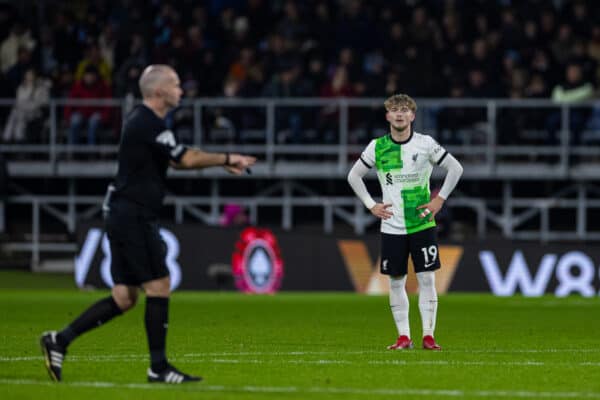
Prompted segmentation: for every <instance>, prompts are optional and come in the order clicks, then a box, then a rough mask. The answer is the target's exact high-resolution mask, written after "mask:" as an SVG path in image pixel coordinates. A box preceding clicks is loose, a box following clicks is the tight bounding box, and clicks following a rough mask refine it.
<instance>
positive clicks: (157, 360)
mask: <svg viewBox="0 0 600 400" xmlns="http://www.w3.org/2000/svg"><path fill="white" fill-rule="evenodd" d="M144 319H145V322H146V335H147V336H148V347H149V348H150V362H151V364H152V365H151V367H152V371H153V372H155V373H161V372H162V371H164V370H165V369H167V367H168V366H169V364H168V363H167V355H166V350H165V347H166V342H167V328H168V323H169V298H168V297H146V315H145V318H144Z"/></svg>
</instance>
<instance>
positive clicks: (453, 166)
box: [417, 152, 463, 221]
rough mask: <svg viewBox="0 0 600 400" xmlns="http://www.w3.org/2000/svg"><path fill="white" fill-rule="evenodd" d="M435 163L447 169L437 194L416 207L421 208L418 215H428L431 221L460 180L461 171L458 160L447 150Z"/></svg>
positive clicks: (423, 216)
mask: <svg viewBox="0 0 600 400" xmlns="http://www.w3.org/2000/svg"><path fill="white" fill-rule="evenodd" d="M437 164H438V165H439V166H440V167H442V168H444V169H445V170H446V171H447V172H446V177H445V178H444V183H443V184H442V188H441V189H440V191H439V193H438V195H437V196H436V197H434V198H433V199H431V201H430V202H429V203H427V204H423V205H421V206H419V207H417V208H418V209H420V210H422V212H421V214H420V216H421V217H422V218H425V217H428V216H429V220H430V221H432V220H433V218H435V215H436V214H437V213H438V212H440V210H441V209H442V206H443V205H444V202H445V201H446V199H447V198H448V197H449V196H450V193H452V191H453V190H454V188H455V187H456V184H457V183H458V181H459V180H460V177H461V176H462V173H463V167H462V165H460V162H458V160H457V159H456V158H454V157H453V156H452V154H450V153H448V152H445V153H444V154H443V155H442V157H441V158H440V159H439V160H438V162H437Z"/></svg>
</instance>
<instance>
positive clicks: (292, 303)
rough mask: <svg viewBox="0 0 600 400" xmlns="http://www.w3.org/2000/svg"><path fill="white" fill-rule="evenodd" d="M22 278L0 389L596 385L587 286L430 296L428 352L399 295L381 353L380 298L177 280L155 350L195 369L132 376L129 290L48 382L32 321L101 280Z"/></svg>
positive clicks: (526, 388) (167, 395) (365, 394)
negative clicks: (400, 334) (509, 294)
mask: <svg viewBox="0 0 600 400" xmlns="http://www.w3.org/2000/svg"><path fill="white" fill-rule="evenodd" d="M0 277H6V275H4V274H0ZM46 279H49V278H46ZM4 282H6V281H4ZM51 283H52V284H55V283H56V282H51ZM12 286H14V285H12ZM24 286H26V287H28V288H26V289H14V288H7V287H11V285H6V283H4V284H0V287H3V288H2V289H1V290H0V324H1V325H0V326H1V328H0V329H1V336H0V337H1V339H0V399H65V400H68V399H78V400H79V399H85V400H91V399H101V398H102V399H104V398H110V399H112V400H116V399H138V398H147V399H188V398H189V399H192V398H193V399H281V398H285V399H344V400H347V399H389V398H403V399H411V398H414V399H432V398H440V399H453V398H473V399H510V398H515V399H519V398H527V399H537V398H550V399H561V398H564V399H588V398H591V399H594V398H600V379H599V377H600V347H599V345H598V344H599V340H598V334H599V332H600V318H598V315H599V312H598V309H599V306H600V301H599V299H598V298H593V299H583V298H580V297H570V298H566V299H556V298H554V297H543V298H537V299H526V298H522V297H513V298H494V297H492V296H486V295H465V294H450V295H445V296H441V297H440V306H439V311H438V325H437V331H436V338H437V339H438V341H439V342H440V344H441V345H442V346H443V350H442V351H441V352H430V351H425V350H421V349H420V344H421V343H420V339H419V338H420V335H421V326H420V319H419V312H418V308H417V299H416V297H412V298H411V329H412V332H413V339H416V340H415V345H416V348H415V349H413V350H407V351H395V352H392V351H388V350H386V346H387V345H389V344H391V343H392V342H393V341H394V339H395V336H396V335H395V328H394V324H393V321H392V317H391V314H390V311H389V306H388V300H387V298H386V297H368V296H363V295H357V294H350V293H326V294H316V293H315V294H313V293H281V294H278V295H275V296H247V295H241V294H236V293H193V292H179V293H175V294H174V295H173V298H172V300H171V316H170V324H169V336H168V340H167V341H168V354H169V356H170V358H171V360H172V362H173V363H174V364H175V365H176V366H178V367H180V368H181V369H182V370H184V371H186V372H190V373H196V374H200V375H202V376H203V377H204V381H203V382H201V383H194V384H189V385H183V386H168V385H156V384H148V383H146V381H145V371H146V368H147V366H148V361H147V351H146V339H145V334H144V328H143V309H144V307H143V297H142V298H141V299H140V304H138V306H137V307H136V309H135V310H133V311H132V312H130V313H129V314H127V315H125V316H121V317H119V318H117V319H116V320H114V321H112V322H111V323H109V324H108V325H106V326H103V327H100V328H98V329H96V330H94V331H92V332H89V333H88V334H86V335H84V336H82V337H81V338H79V339H78V340H77V341H75V342H74V343H73V345H72V346H71V347H70V348H69V353H68V355H67V358H66V361H65V364H64V369H63V379H64V381H63V382H62V383H53V382H51V381H50V380H49V378H48V376H47V374H46V370H45V368H44V367H43V361H42V357H41V353H40V349H39V347H38V338H39V335H40V333H41V332H42V331H43V330H47V329H58V328H62V327H63V326H64V324H65V323H66V322H67V321H69V320H70V319H72V318H73V317H75V316H76V315H77V314H78V313H79V312H80V311H81V310H83V309H84V308H85V307H87V306H88V305H89V304H91V302H93V301H95V300H97V299H99V298H102V297H103V296H106V295H107V293H108V292H105V291H96V292H80V291H77V290H74V289H67V288H61V289H40V288H33V287H34V286H39V285H31V284H27V285H24ZM59 286H60V285H59Z"/></svg>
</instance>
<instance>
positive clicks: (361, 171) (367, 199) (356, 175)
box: [348, 157, 392, 219]
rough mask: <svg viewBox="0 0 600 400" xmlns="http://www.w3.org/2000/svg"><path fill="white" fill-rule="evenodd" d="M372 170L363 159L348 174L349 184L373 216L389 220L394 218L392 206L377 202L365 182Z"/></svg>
mask: <svg viewBox="0 0 600 400" xmlns="http://www.w3.org/2000/svg"><path fill="white" fill-rule="evenodd" d="M370 169H371V167H370V166H369V165H368V164H367V163H366V162H365V161H364V160H363V159H362V157H361V158H360V159H359V160H357V161H356V163H355V164H354V166H353V167H352V169H350V172H349V173H348V183H349V184H350V187H351V188H352V190H354V193H355V194H356V196H357V197H358V198H359V199H360V200H361V201H362V202H363V204H364V205H365V207H367V208H368V209H369V211H371V214H373V215H375V216H376V217H377V218H381V219H388V218H390V217H391V216H392V212H391V211H390V210H388V208H389V207H391V206H392V205H391V204H383V203H377V202H375V200H373V198H372V197H371V195H370V194H369V191H368V190H367V186H366V185H365V182H364V181H363V177H364V176H365V175H366V174H367V172H369V170H370Z"/></svg>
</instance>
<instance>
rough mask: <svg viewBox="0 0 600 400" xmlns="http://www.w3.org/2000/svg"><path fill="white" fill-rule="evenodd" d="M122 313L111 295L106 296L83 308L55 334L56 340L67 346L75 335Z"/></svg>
mask: <svg viewBox="0 0 600 400" xmlns="http://www.w3.org/2000/svg"><path fill="white" fill-rule="evenodd" d="M121 314H123V311H121V309H120V308H119V306H118V305H117V303H115V300H114V299H113V298H112V296H108V297H106V298H104V299H102V300H100V301H98V302H97V303H95V304H93V305H92V306H91V307H90V308H88V309H87V310H85V311H84V312H83V313H81V315H79V317H77V319H75V320H74V321H73V322H71V323H70V324H69V325H68V326H67V327H66V328H65V329H63V330H62V331H60V332H59V333H58V334H57V335H56V342H57V343H58V344H59V345H61V346H64V347H67V346H68V345H69V344H70V343H71V342H72V341H73V340H74V339H75V338H76V337H77V336H79V335H81V334H82V333H85V332H87V331H89V330H91V329H94V328H95V327H97V326H100V325H102V324H103V323H105V322H108V321H110V320H111V319H113V318H114V317H116V316H117V315H121Z"/></svg>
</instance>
